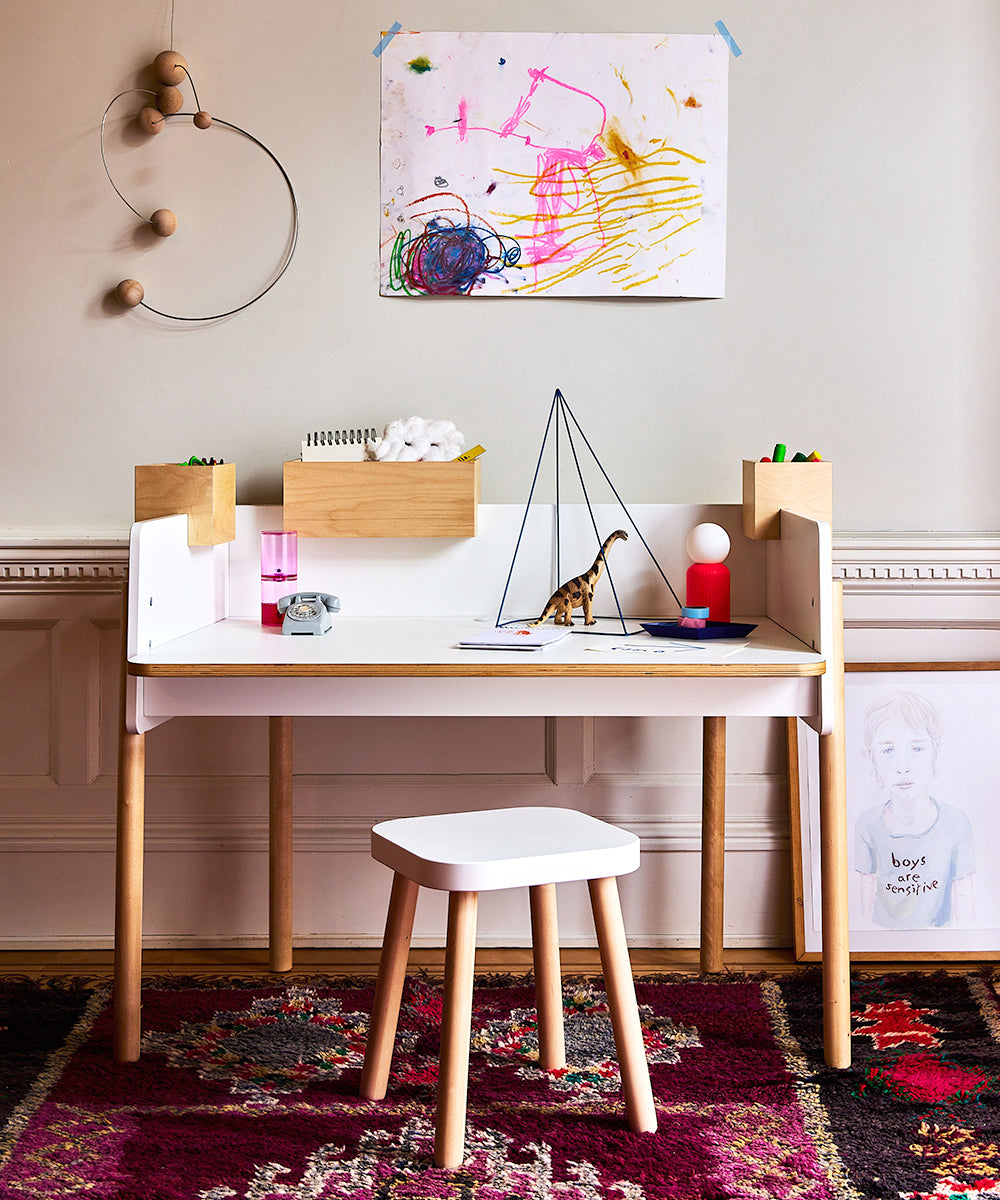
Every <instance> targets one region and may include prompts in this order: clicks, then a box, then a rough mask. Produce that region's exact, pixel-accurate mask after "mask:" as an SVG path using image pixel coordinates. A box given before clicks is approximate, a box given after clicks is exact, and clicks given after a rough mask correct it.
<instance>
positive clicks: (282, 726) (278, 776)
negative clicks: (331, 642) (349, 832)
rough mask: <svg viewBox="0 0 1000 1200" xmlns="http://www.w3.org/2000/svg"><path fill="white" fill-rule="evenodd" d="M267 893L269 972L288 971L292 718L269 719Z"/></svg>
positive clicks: (290, 919) (290, 910) (290, 948)
mask: <svg viewBox="0 0 1000 1200" xmlns="http://www.w3.org/2000/svg"><path fill="white" fill-rule="evenodd" d="M268 747H269V759H270V804H269V834H268V844H269V860H268V871H269V893H270V907H269V916H270V946H271V961H270V966H271V970H272V971H290V970H291V969H292V718H291V717H271V718H270V726H269V730H268Z"/></svg>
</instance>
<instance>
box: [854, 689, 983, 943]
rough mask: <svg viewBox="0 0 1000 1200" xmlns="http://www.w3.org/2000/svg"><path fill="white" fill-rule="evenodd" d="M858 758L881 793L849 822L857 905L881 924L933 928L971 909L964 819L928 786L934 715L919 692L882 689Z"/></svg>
mask: <svg viewBox="0 0 1000 1200" xmlns="http://www.w3.org/2000/svg"><path fill="white" fill-rule="evenodd" d="M864 742H865V750H864V753H865V757H866V758H867V759H868V760H869V763H870V765H871V768H872V772H873V774H874V776H875V779H876V781H877V782H878V784H879V786H880V787H881V788H882V789H883V791H884V792H885V799H884V801H883V802H882V803H881V804H880V805H877V806H876V807H874V808H869V809H867V810H866V811H864V812H862V813H861V815H860V816H859V817H858V820H857V824H856V825H855V834H854V865H855V869H856V870H857V872H858V874H859V882H860V891H861V910H862V912H863V914H864V916H865V918H866V919H867V920H869V921H873V922H874V923H875V924H876V925H880V926H882V927H883V928H886V929H934V928H939V927H941V926H943V925H951V924H954V923H960V924H965V923H968V922H970V921H971V920H972V918H973V916H974V896H973V887H972V876H973V874H974V872H975V869H976V863H975V850H974V845H973V838H972V825H971V823H970V821H969V818H968V817H967V816H966V815H965V813H964V812H963V811H962V810H961V809H960V808H956V807H955V806H954V805H952V804H944V803H942V802H941V801H939V800H936V799H935V798H934V797H933V796H932V795H931V793H930V787H931V781H932V780H933V779H934V777H935V774H936V771H937V759H938V750H939V748H940V744H941V719H940V717H939V715H938V712H937V709H936V708H935V707H934V705H933V704H931V703H930V701H929V700H927V699H926V697H924V696H921V695H918V694H917V693H915V692H903V691H900V692H887V693H886V694H885V695H884V696H880V697H878V698H877V699H876V700H873V701H872V703H871V704H870V705H869V706H868V709H867V711H866V712H865V718H864Z"/></svg>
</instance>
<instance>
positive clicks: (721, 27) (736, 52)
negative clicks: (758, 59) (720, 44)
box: [715, 21, 743, 58]
mask: <svg viewBox="0 0 1000 1200" xmlns="http://www.w3.org/2000/svg"><path fill="white" fill-rule="evenodd" d="M715 28H716V29H717V30H718V31H719V33H721V34H722V36H723V38H724V39H725V42H726V45H727V46H728V47H729V49H730V50H732V52H733V58H739V56H740V55H741V54H742V53H743V51H742V50H741V49H740V48H739V46H737V45H736V39H735V38H734V37H733V35H732V34H731V33H730V32H729V30H728V29H727V28H726V26H725V24H724V22H722V21H716V22H715Z"/></svg>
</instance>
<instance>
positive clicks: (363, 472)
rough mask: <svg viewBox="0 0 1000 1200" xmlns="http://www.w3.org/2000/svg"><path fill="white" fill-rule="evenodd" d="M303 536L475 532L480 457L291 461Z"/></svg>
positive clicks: (289, 496) (290, 523) (290, 514)
mask: <svg viewBox="0 0 1000 1200" xmlns="http://www.w3.org/2000/svg"><path fill="white" fill-rule="evenodd" d="M283 491H284V497H283V503H284V522H285V528H286V529H294V530H295V531H296V532H297V533H298V535H299V537H323V538H326V537H390V538H402V537H442V538H443V537H475V535H476V514H477V509H478V507H479V462H478V461H474V462H388V463H380V462H349V463H343V462H299V461H298V460H295V461H292V462H286V463H285V466H284V486H283Z"/></svg>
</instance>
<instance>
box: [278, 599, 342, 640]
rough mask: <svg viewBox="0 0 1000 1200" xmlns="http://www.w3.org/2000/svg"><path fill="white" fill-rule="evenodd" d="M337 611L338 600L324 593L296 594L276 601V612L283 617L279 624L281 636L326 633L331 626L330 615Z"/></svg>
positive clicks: (338, 607) (338, 606)
mask: <svg viewBox="0 0 1000 1200" xmlns="http://www.w3.org/2000/svg"><path fill="white" fill-rule="evenodd" d="M339 611H340V600H339V598H338V597H337V596H328V595H327V594H326V592H296V593H295V595H294V596H282V597H281V599H280V600H279V601H278V612H279V613H284V617H285V619H284V620H283V621H282V623H281V632H282V633H283V634H284V633H287V634H302V633H326V632H328V630H329V629H330V627H331V626H332V625H333V622H332V621H331V620H330V613H335V612H339Z"/></svg>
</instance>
